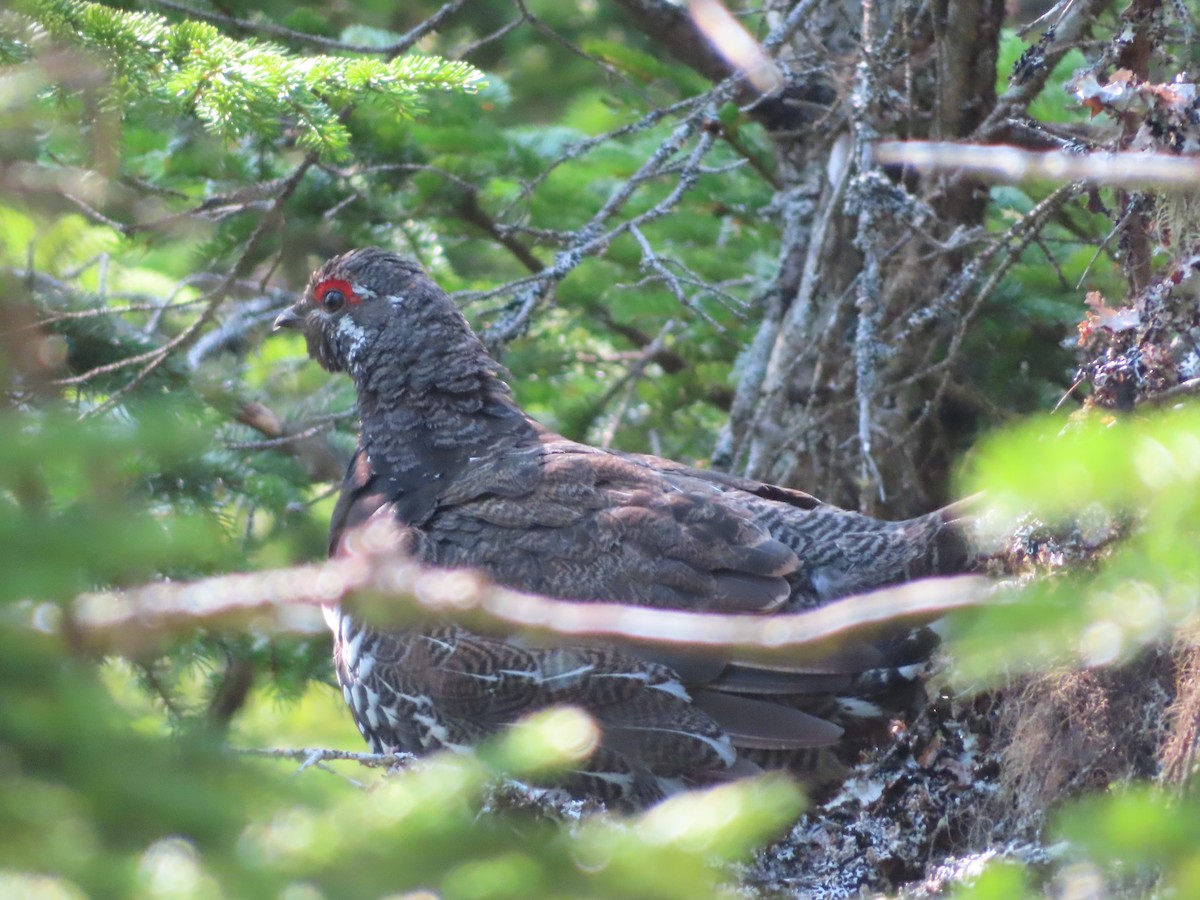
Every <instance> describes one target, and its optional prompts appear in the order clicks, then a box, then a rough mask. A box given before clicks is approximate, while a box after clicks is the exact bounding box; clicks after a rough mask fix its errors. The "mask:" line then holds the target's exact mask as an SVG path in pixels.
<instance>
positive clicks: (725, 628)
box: [32, 526, 988, 664]
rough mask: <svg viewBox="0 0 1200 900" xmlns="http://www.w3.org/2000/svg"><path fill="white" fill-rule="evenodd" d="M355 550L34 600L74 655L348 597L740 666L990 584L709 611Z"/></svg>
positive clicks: (530, 633)
mask: <svg viewBox="0 0 1200 900" xmlns="http://www.w3.org/2000/svg"><path fill="white" fill-rule="evenodd" d="M351 546H352V547H353V552H354V555H353V556H351V557H348V558H342V559H334V560H329V561H327V562H324V563H320V564H317V565H308V566H297V567H294V568H290V569H276V570H272V571H266V572H252V573H244V574H236V575H222V576H217V577H213V578H207V579H204V580H201V581H195V582H190V583H184V584H178V583H162V584H151V585H146V586H144V587H141V588H136V589H134V590H130V591H123V592H105V593H93V594H84V595H82V596H80V597H78V598H76V599H75V600H74V601H73V602H71V603H70V604H68V605H67V606H66V607H65V609H63V610H62V614H61V616H58V615H53V614H50V613H52V612H53V611H52V610H46V609H44V608H39V609H38V610H36V611H35V613H34V615H33V617H32V618H33V620H34V621H36V622H37V623H38V626H37V627H38V628H39V629H40V630H52V631H58V632H60V633H62V634H63V636H64V637H65V639H66V640H67V642H68V644H69V645H70V646H72V647H74V648H75V649H76V650H78V651H80V652H90V653H120V654H123V655H127V656H133V657H138V656H141V655H144V654H146V653H150V652H155V651H157V650H158V649H159V648H161V646H162V645H163V644H164V643H167V642H169V641H171V640H175V639H178V638H180V637H183V636H185V635H188V634H192V633H194V632H196V631H198V630H201V629H204V630H218V631H227V630H235V631H245V630H246V629H258V630H266V631H273V632H287V633H299V634H305V633H313V632H316V631H319V630H322V629H323V627H324V626H323V624H322V616H321V613H320V607H321V606H325V605H330V604H336V603H353V604H354V605H355V608H356V610H358V611H359V612H360V614H362V615H363V616H365V617H367V618H370V619H371V620H373V621H375V622H376V623H378V624H380V625H387V626H390V627H412V626H414V625H420V624H424V623H430V622H435V621H444V620H446V619H451V620H453V621H455V622H458V623H461V624H462V625H464V626H466V627H468V628H471V629H473V630H475V631H480V632H484V633H492V634H511V633H513V632H514V631H520V632H521V633H522V634H523V635H525V636H527V637H529V638H532V639H534V640H544V641H553V642H560V643H561V642H562V641H563V640H591V641H608V642H616V643H619V644H626V645H630V646H635V647H640V648H658V649H660V650H661V649H669V648H676V649H677V648H679V647H680V646H686V647H688V648H689V649H692V648H702V649H704V650H708V651H712V652H720V653H721V654H730V655H731V657H732V658H733V659H736V660H739V661H745V662H770V661H776V662H778V661H783V660H786V661H788V662H790V663H793V664H794V663H800V662H805V661H813V662H815V661H819V660H823V659H827V658H828V657H830V655H831V654H832V653H833V651H834V650H835V649H836V648H837V647H839V646H843V645H844V644H845V643H846V642H847V641H851V640H856V639H863V638H868V637H870V636H871V635H873V634H876V633H878V632H879V631H880V630H883V629H887V628H892V627H895V626H899V625H902V624H905V623H920V622H929V621H931V620H933V619H935V618H938V617H939V616H942V615H944V614H946V613H948V612H951V611H953V610H955V609H962V608H964V607H970V606H975V605H978V604H979V603H980V602H982V601H983V599H984V598H985V595H986V587H987V584H988V582H987V581H986V579H983V578H979V577H975V576H959V577H954V578H934V579H926V580H923V581H916V582H910V583H908V584H903V585H898V586H896V587H890V588H885V589H883V590H879V591H874V592H872V593H869V594H863V595H859V596H854V597H847V598H844V599H842V600H838V601H835V602H833V603H830V604H828V605H826V606H823V607H821V608H819V609H814V610H811V611H808V612H803V613H797V614H792V615H777V616H752V615H733V616H724V615H714V614H708V613H690V612H681V611H675V610H660V609H648V608H644V607H633V606H624V605H621V604H615V603H581V602H570V601H565V600H552V599H549V598H546V597H539V596H535V595H532V594H524V593H520V592H517V591H511V590H508V589H506V588H502V587H499V586H497V585H495V584H492V583H490V582H488V581H487V579H486V578H485V577H484V576H482V575H481V574H479V573H477V572H473V571H470V570H444V569H435V568H431V567H428V566H423V565H420V564H418V563H415V562H413V561H411V560H409V559H407V558H405V557H404V556H402V555H401V554H400V553H399V551H398V550H397V547H396V532H395V530H394V529H393V528H391V527H384V526H376V527H372V528H368V529H364V530H363V531H361V532H359V534H358V535H357V537H356V538H355V539H354V540H353V541H352V542H351Z"/></svg>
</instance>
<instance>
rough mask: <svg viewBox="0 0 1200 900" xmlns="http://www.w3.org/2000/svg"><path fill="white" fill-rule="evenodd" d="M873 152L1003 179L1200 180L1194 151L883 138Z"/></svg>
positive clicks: (1143, 184) (1169, 186) (889, 160)
mask: <svg viewBox="0 0 1200 900" xmlns="http://www.w3.org/2000/svg"><path fill="white" fill-rule="evenodd" d="M873 156H874V160H875V162H877V163H879V164H881V165H903V166H910V167H912V168H914V169H919V170H921V171H923V172H945V171H960V172H964V173H969V174H970V175H972V176H974V177H977V178H984V179H987V180H989V181H995V182H999V183H1002V184H1019V183H1022V182H1026V181H1051V182H1071V181H1086V182H1089V183H1091V184H1100V185H1115V186H1118V187H1127V188H1135V187H1140V188H1146V189H1154V190H1160V191H1191V190H1195V188H1196V186H1197V185H1200V165H1198V164H1197V161H1196V158H1195V157H1193V156H1170V155H1168V154H1165V153H1137V152H1129V153H1099V152H1097V153H1082V152H1080V153H1067V152H1061V151H1049V152H1042V151H1031V150H1023V149H1021V148H1020V147H1009V146H1002V145H989V146H983V145H978V144H957V143H953V142H938V141H882V142H880V143H879V144H877V145H876V146H875V148H874V151H873Z"/></svg>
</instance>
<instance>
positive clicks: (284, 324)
mask: <svg viewBox="0 0 1200 900" xmlns="http://www.w3.org/2000/svg"><path fill="white" fill-rule="evenodd" d="M280 328H295V329H297V330H300V329H303V328H304V316H302V315H300V313H298V312H296V310H294V309H293V308H292V307H290V306H289V307H288V308H287V309H285V310H284V311H283V312H281V313H280V314H279V315H278V316H277V317H276V319H275V325H274V326H273V327H272V328H271V330H272V331H278V330H279V329H280Z"/></svg>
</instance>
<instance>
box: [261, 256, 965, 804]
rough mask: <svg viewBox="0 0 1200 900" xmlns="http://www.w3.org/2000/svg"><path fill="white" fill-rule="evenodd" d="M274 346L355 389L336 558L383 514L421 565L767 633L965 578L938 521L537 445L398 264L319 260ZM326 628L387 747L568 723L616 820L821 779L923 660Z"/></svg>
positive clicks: (451, 630)
mask: <svg viewBox="0 0 1200 900" xmlns="http://www.w3.org/2000/svg"><path fill="white" fill-rule="evenodd" d="M276 327H277V328H284V327H286V328H297V329H301V330H303V332H304V334H305V337H306V339H307V342H308V349H309V353H310V354H311V355H312V356H313V357H314V358H315V359H316V360H317V361H318V362H320V363H321V365H322V366H324V367H325V368H326V369H329V370H330V371H334V372H338V371H344V372H347V373H348V374H349V375H350V377H351V378H352V379H353V380H354V383H355V385H356V387H357V389H358V406H359V413H360V415H361V419H362V432H361V437H360V441H359V446H358V450H357V452H356V453H355V455H354V458H353V460H352V462H351V464H350V468H349V471H348V473H347V476H346V480H345V483H344V485H343V488H342V494H341V498H340V499H339V501H338V504H337V507H336V509H335V510H334V514H333V522H332V526H331V532H330V553H331V554H336V553H338V552H339V547H340V546H341V542H342V539H343V537H344V535H345V533H346V531H347V529H350V528H353V527H354V526H356V525H359V524H361V523H363V522H366V521H367V520H369V519H371V518H372V517H374V516H380V515H385V516H394V517H395V518H396V519H398V520H399V521H400V522H401V523H402V524H403V525H405V526H406V527H407V529H408V538H409V541H410V545H411V547H412V550H413V552H414V553H415V554H416V556H418V557H419V558H420V559H422V560H424V561H426V562H428V563H432V564H434V565H438V566H446V567H456V566H470V567H474V568H477V569H481V570H483V571H484V572H486V573H487V574H488V575H490V576H491V577H492V578H493V579H495V580H496V581H498V582H499V583H501V584H504V585H507V586H510V587H513V588H517V589H520V590H525V591H532V592H535V593H539V594H545V595H548V596H551V597H559V598H565V599H570V600H603V601H615V602H624V603H631V604H638V605H646V606H654V607H661V608H676V609H688V610H702V611H718V612H737V613H760V614H764V615H767V614H771V613H776V612H781V611H796V610H801V609H805V608H809V607H812V606H816V605H819V604H821V603H824V602H827V601H829V600H832V599H835V598H837V597H841V596H845V595H847V594H852V593H858V592H862V591H866V590H870V589H872V588H876V587H880V586H883V585H887V584H891V583H895V582H898V581H903V580H907V579H911V578H916V577H920V576H924V575H931V574H938V573H948V572H956V571H961V570H962V569H963V568H964V567H965V565H966V563H967V555H966V550H965V546H964V542H963V539H962V536H961V535H960V533H959V532H958V530H957V529H956V528H955V527H954V526H953V524H952V523H949V522H948V521H947V517H946V516H944V515H942V514H937V513H935V514H932V515H930V516H926V517H923V518H919V519H913V520H910V521H906V522H882V521H879V520H876V519H871V518H868V517H866V516H862V515H858V514H856V513H851V512H846V511H843V510H840V509H835V508H833V507H829V506H825V505H823V504H821V503H820V502H819V501H817V500H816V499H814V498H813V497H810V496H809V495H807V494H804V493H801V492H799V491H793V490H789V489H786V488H781V487H774V486H771V485H765V484H761V483H759V482H755V481H752V480H749V479H744V478H738V477H735V476H730V475H723V474H720V473H717V472H710V471H704V470H699V469H693V468H689V467H687V466H683V465H680V464H678V463H674V462H670V461H667V460H663V459H658V458H656V457H651V456H640V455H634V454H624V453H615V452H611V451H607V450H600V449H597V448H595V447H589V446H586V445H583V444H578V443H576V442H574V441H569V440H567V439H565V438H563V437H561V436H559V435H556V434H553V433H552V432H549V431H548V430H546V429H545V428H543V427H542V426H540V425H538V424H537V423H536V422H534V421H533V420H531V419H530V418H529V417H528V416H526V415H525V414H524V412H522V410H521V409H520V408H519V407H518V406H517V405H516V403H515V401H514V399H513V396H512V392H511V391H510V390H509V388H508V386H507V385H506V384H505V383H504V382H503V381H502V380H501V379H500V377H499V374H498V367H497V365H496V363H495V362H494V361H493V360H492V359H491V358H489V356H488V355H487V353H486V351H485V350H484V347H483V345H482V344H481V343H480V342H479V340H478V338H476V336H475V335H474V333H473V332H472V331H471V329H470V327H469V326H468V325H467V322H466V320H465V319H464V318H463V317H462V315H461V314H460V313H459V312H458V310H457V309H456V308H455V306H454V305H453V303H452V302H451V301H450V299H449V298H448V297H447V296H446V294H445V293H444V292H443V291H442V290H441V289H440V288H439V287H438V286H437V285H436V284H434V283H433V282H432V281H431V280H430V279H429V278H428V276H427V275H426V274H425V273H424V272H423V271H422V269H421V268H420V267H419V266H418V265H417V264H416V263H414V262H411V261H409V260H406V259H403V258H402V257H399V256H397V255H395V254H393V253H390V252H387V251H384V250H378V249H365V250H356V251H353V252H351V253H347V254H344V255H342V256H339V257H337V258H335V259H333V260H330V261H329V262H328V263H326V264H325V265H324V266H322V267H321V268H320V269H319V270H318V271H317V272H316V273H315V274H314V275H313V277H312V279H311V281H310V282H309V285H308V288H307V289H306V291H305V294H304V296H303V298H302V299H301V300H300V301H299V302H298V303H297V304H296V305H295V306H294V307H292V308H291V309H288V310H286V311H285V312H284V313H283V314H282V315H280V317H279V318H278V319H277V320H276ZM330 624H331V626H332V627H333V630H334V645H335V661H336V664H337V672H338V679H339V681H340V683H341V685H342V688H343V691H344V693H345V695H346V699H347V702H348V703H349V704H350V706H351V708H352V710H353V711H354V716H355V719H356V721H357V723H358V726H359V729H360V731H362V733H363V735H364V737H365V738H366V739H367V740H368V741H369V742H370V743H371V744H372V746H373V747H374V748H375V749H376V750H377V751H386V750H393V749H398V750H405V751H410V752H414V753H422V752H425V751H428V750H433V749H436V748H440V747H451V748H466V747H468V746H470V745H471V744H473V743H475V742H476V741H478V740H479V739H481V738H483V737H485V736H486V735H488V734H491V733H493V732H494V731H496V730H497V729H498V728H500V727H502V726H503V725H505V724H507V723H509V722H512V721H514V720H515V719H517V718H519V717H520V716H521V715H523V714H525V713H527V712H530V711H532V710H535V709H538V708H541V707H545V706H548V705H551V704H555V703H575V704H578V705H580V706H582V707H584V708H586V709H588V710H589V711H590V712H591V713H592V714H593V715H594V716H595V717H596V719H597V720H598V721H599V722H600V724H601V726H602V729H603V743H602V746H601V749H600V750H599V751H598V752H597V753H596V755H595V756H594V757H593V758H592V760H591V761H590V762H589V764H588V766H587V767H586V770H585V771H581V772H579V773H578V775H577V777H575V778H574V779H573V781H572V783H571V785H570V787H571V788H572V789H573V790H575V791H576V792H579V793H584V794H588V795H593V796H597V797H600V798H602V799H605V800H608V801H618V802H622V803H644V802H647V801H651V800H653V799H656V798H658V797H660V796H662V795H663V794H664V793H665V792H669V791H670V790H672V789H673V788H675V787H676V786H682V785H688V784H693V783H702V782H705V781H711V780H715V779H719V778H722V777H727V776H728V775H730V774H741V773H743V772H746V771H751V770H753V769H754V768H755V766H756V764H757V763H765V764H771V765H775V764H779V765H787V766H790V767H791V768H792V770H793V771H796V772H797V773H799V774H800V775H802V776H806V777H808V778H809V779H810V780H817V781H821V780H825V779H827V778H828V777H830V776H831V775H832V773H833V770H835V769H836V767H837V762H836V760H837V757H838V755H839V753H838V751H839V749H844V747H841V746H840V742H842V734H843V726H845V725H847V724H848V723H850V722H852V721H854V720H855V719H856V718H857V719H861V718H863V717H867V716H869V715H870V714H871V713H873V712H874V713H876V714H877V713H878V710H879V707H878V704H879V703H880V702H881V701H884V700H886V699H887V698H889V697H891V696H894V695H895V693H896V690H897V688H903V687H905V686H906V685H910V684H911V679H910V678H906V677H905V674H904V672H903V670H902V669H901V668H900V667H901V666H902V665H903V664H905V663H909V662H913V661H915V660H918V659H920V658H922V657H923V656H924V655H927V653H928V651H929V648H930V644H929V641H928V640H925V638H927V637H928V635H918V636H917V637H914V636H912V635H905V636H902V637H897V638H895V639H893V640H891V641H888V642H885V643H881V644H880V645H878V646H866V645H859V646H854V647H846V648H843V650H842V652H840V653H839V655H838V657H837V658H836V659H831V660H829V661H828V663H827V664H826V665H824V666H811V665H810V666H805V667H803V668H802V669H800V670H797V671H777V670H764V669H756V668H751V667H747V666H737V665H725V664H724V663H722V662H720V661H717V660H712V659H708V658H701V657H697V658H690V657H685V656H683V655H677V656H675V657H673V658H671V659H665V658H664V659H659V660H649V659H646V658H643V657H642V656H640V655H635V654H633V653H632V652H628V651H621V650H617V649H614V648H611V647H561V648H554V649H546V648H531V647H523V646H520V645H518V644H517V643H515V642H510V641H505V640H501V639H497V638H490V637H481V636H479V635H475V634H471V633H469V632H466V631H464V630H463V629H461V628H458V627H455V626H445V627H440V628H434V629H426V630H421V631H407V632H389V633H380V632H376V631H372V630H369V629H366V628H364V627H363V626H362V625H361V624H359V623H358V622H356V620H355V619H354V618H353V617H352V616H350V615H346V614H343V612H342V611H340V610H336V611H331V614H330ZM835 722H837V723H840V724H835Z"/></svg>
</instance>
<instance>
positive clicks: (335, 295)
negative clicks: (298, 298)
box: [321, 288, 346, 313]
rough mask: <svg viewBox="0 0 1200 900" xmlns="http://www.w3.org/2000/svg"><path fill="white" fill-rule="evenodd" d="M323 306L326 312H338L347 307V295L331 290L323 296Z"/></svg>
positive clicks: (334, 289)
mask: <svg viewBox="0 0 1200 900" xmlns="http://www.w3.org/2000/svg"><path fill="white" fill-rule="evenodd" d="M321 305H322V306H323V307H325V311H326V312H331V313H332V312H337V311H338V310H339V309H341V308H342V307H343V306H345V305H346V295H345V294H343V293H342V292H341V291H339V290H337V289H336V288H331V289H330V290H328V291H326V292H325V293H324V294H322V295H321Z"/></svg>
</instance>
